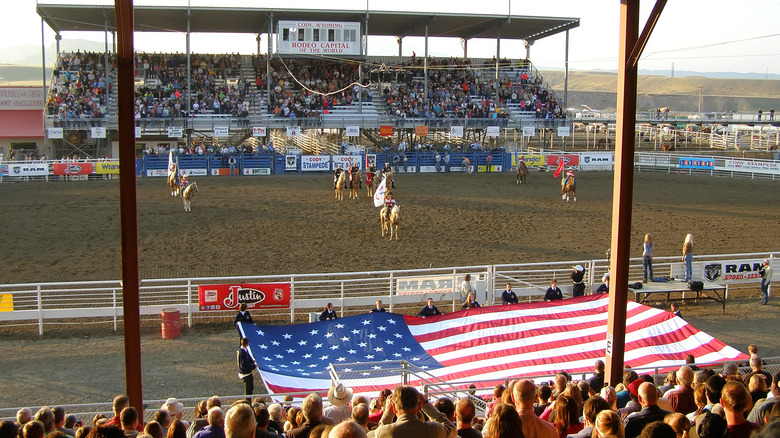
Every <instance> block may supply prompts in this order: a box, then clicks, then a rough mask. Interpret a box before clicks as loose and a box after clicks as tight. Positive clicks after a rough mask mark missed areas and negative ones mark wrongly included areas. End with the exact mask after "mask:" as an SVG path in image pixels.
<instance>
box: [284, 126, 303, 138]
mask: <svg viewBox="0 0 780 438" xmlns="http://www.w3.org/2000/svg"><path fill="white" fill-rule="evenodd" d="M299 135H301V127H300V126H288V127H287V136H288V137H298V136H299Z"/></svg>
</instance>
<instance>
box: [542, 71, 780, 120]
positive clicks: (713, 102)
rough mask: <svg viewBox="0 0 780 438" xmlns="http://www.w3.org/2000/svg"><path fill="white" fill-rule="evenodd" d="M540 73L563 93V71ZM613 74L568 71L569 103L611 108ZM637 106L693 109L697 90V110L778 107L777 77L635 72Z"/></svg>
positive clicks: (614, 93) (614, 97) (779, 84)
mask: <svg viewBox="0 0 780 438" xmlns="http://www.w3.org/2000/svg"><path fill="white" fill-rule="evenodd" d="M541 74H542V76H544V78H545V80H546V81H547V82H548V83H549V84H550V86H552V88H553V89H554V90H555V92H556V93H557V94H558V95H559V96H560V97H563V85H564V84H563V72H562V71H542V72H541ZM616 90H617V75H616V74H614V73H601V72H582V71H574V72H569V107H579V106H580V105H588V106H589V107H591V108H594V109H603V110H614V109H615V106H616V101H617V91H616ZM637 90H638V91H637V109H639V110H640V111H641V110H652V109H655V108H658V107H662V106H668V107H670V108H671V109H672V111H688V112H696V111H698V106H699V92H700V90H701V96H702V102H701V110H702V111H704V112H710V111H731V112H746V113H751V112H754V111H756V110H757V109H758V108H764V109H768V108H770V107H777V108H780V81H778V80H758V79H715V78H705V77H697V76H688V77H682V78H669V77H664V76H639V82H638V84H637Z"/></svg>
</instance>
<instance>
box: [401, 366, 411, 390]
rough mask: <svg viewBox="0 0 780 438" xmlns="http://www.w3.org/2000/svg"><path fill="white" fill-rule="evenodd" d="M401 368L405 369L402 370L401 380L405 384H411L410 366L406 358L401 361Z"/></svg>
mask: <svg viewBox="0 0 780 438" xmlns="http://www.w3.org/2000/svg"><path fill="white" fill-rule="evenodd" d="M401 368H402V369H403V371H401V382H403V384H404V385H408V384H409V368H408V363H407V362H406V361H405V360H402V361H401Z"/></svg>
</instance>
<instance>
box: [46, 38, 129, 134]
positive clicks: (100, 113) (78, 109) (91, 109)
mask: <svg viewBox="0 0 780 438" xmlns="http://www.w3.org/2000/svg"><path fill="white" fill-rule="evenodd" d="M104 63H105V57H104V55H103V54H101V53H96V52H80V51H78V52H76V53H63V54H62V55H61V56H60V57H59V58H58V59H57V63H56V64H55V66H54V74H53V80H52V84H51V90H50V93H49V96H48V98H47V99H46V114H47V115H49V116H51V117H53V118H56V119H100V118H103V117H105V116H106V114H107V112H108V110H107V107H106V90H107V89H109V90H110V88H111V80H110V77H109V78H108V80H107V78H106V67H105V64H104ZM109 63H110V65H109V71H113V68H114V65H113V57H109Z"/></svg>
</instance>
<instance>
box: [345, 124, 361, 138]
mask: <svg viewBox="0 0 780 438" xmlns="http://www.w3.org/2000/svg"><path fill="white" fill-rule="evenodd" d="M346 130H347V137H359V136H360V126H347V127H346Z"/></svg>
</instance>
